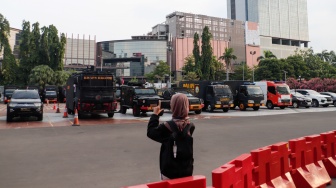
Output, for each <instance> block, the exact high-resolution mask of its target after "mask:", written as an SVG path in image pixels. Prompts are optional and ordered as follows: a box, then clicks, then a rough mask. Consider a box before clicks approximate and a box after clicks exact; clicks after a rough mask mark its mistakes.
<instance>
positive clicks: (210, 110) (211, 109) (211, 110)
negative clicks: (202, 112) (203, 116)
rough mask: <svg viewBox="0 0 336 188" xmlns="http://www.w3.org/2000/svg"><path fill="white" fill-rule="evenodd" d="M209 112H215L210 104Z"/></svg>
mask: <svg viewBox="0 0 336 188" xmlns="http://www.w3.org/2000/svg"><path fill="white" fill-rule="evenodd" d="M207 110H208V111H209V112H213V111H214V108H213V107H212V106H211V104H208V106H207Z"/></svg>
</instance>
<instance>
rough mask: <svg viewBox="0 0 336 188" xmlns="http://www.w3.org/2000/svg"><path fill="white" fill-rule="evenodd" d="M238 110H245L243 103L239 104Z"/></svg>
mask: <svg viewBox="0 0 336 188" xmlns="http://www.w3.org/2000/svg"><path fill="white" fill-rule="evenodd" d="M239 110H240V111H245V110H246V106H245V105H244V103H240V104H239Z"/></svg>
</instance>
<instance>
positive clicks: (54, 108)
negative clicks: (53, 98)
mask: <svg viewBox="0 0 336 188" xmlns="http://www.w3.org/2000/svg"><path fill="white" fill-rule="evenodd" d="M53 110H56V102H54V107H53Z"/></svg>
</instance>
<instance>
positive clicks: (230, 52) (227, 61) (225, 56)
mask: <svg viewBox="0 0 336 188" xmlns="http://www.w3.org/2000/svg"><path fill="white" fill-rule="evenodd" d="M219 59H220V60H224V61H225V66H226V80H227V81H229V67H230V65H231V59H233V60H236V59H237V56H235V55H234V54H233V48H225V51H224V53H223V55H222V56H220V57H219Z"/></svg>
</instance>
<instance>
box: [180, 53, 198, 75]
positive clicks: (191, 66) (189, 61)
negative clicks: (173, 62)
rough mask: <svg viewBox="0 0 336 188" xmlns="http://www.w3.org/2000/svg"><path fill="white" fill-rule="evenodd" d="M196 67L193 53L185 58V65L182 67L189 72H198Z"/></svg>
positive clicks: (185, 71)
mask: <svg viewBox="0 0 336 188" xmlns="http://www.w3.org/2000/svg"><path fill="white" fill-rule="evenodd" d="M196 69H197V68H196V67H195V58H194V56H193V55H189V56H187V57H186V58H185V59H184V66H183V67H182V71H183V72H184V73H185V74H187V73H188V72H196Z"/></svg>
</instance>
